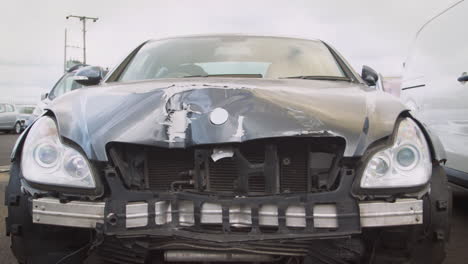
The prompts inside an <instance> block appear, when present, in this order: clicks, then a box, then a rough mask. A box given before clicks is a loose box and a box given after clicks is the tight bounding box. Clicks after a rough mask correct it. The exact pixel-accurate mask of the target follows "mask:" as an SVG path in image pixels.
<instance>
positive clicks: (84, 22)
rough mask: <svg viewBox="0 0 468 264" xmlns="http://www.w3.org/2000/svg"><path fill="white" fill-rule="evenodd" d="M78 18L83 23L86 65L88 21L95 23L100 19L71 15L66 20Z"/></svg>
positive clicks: (84, 61)
mask: <svg viewBox="0 0 468 264" xmlns="http://www.w3.org/2000/svg"><path fill="white" fill-rule="evenodd" d="M70 17H71V18H78V19H79V20H80V21H81V22H83V64H86V20H88V19H89V20H92V21H93V22H96V21H98V19H99V18H97V17H86V16H74V15H69V16H67V17H66V18H67V19H69V18H70Z"/></svg>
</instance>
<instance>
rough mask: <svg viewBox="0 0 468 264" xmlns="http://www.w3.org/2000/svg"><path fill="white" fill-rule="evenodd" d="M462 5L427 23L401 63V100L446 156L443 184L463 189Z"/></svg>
mask: <svg viewBox="0 0 468 264" xmlns="http://www.w3.org/2000/svg"><path fill="white" fill-rule="evenodd" d="M466 25H468V1H459V2H457V3H455V4H454V5H452V6H451V7H449V8H448V9H446V10H445V11H444V12H442V13H440V14H439V15H437V16H435V17H434V18H432V19H431V20H429V21H428V22H427V23H426V24H425V25H424V26H423V27H422V28H421V29H420V30H419V31H418V33H417V34H416V38H415V41H414V43H413V46H412V48H411V51H410V54H409V56H408V58H407V60H406V62H405V64H404V73H403V81H402V85H401V98H402V100H403V102H404V103H405V104H406V105H407V106H408V107H409V108H410V109H411V110H412V113H414V114H415V115H416V116H417V117H418V118H419V120H422V121H423V122H424V123H425V124H426V125H427V126H429V127H430V128H431V130H432V131H433V132H434V133H436V134H437V135H438V136H439V138H440V140H441V141H442V144H443V145H444V148H445V150H446V152H447V163H446V172H447V174H448V176H449V181H450V182H451V183H453V184H456V185H457V186H461V187H464V188H468V74H467V72H468V34H467V30H466Z"/></svg>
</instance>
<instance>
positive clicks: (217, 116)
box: [210, 107, 229, 125]
mask: <svg viewBox="0 0 468 264" xmlns="http://www.w3.org/2000/svg"><path fill="white" fill-rule="evenodd" d="M228 118H229V113H228V111H226V109H224V108H221V107H218V108H215V109H213V111H211V113H210V121H211V123H213V124H214V125H222V124H224V123H226V121H227V120H228Z"/></svg>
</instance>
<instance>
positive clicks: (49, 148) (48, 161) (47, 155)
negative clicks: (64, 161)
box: [34, 143, 60, 168]
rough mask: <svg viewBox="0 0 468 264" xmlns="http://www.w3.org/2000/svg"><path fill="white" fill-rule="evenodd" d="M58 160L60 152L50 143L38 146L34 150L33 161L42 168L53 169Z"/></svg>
mask: <svg viewBox="0 0 468 264" xmlns="http://www.w3.org/2000/svg"><path fill="white" fill-rule="evenodd" d="M59 159H60V151H59V150H58V149H57V146H56V145H54V144H51V143H42V144H39V145H38V146H37V147H36V148H35V149H34V160H35V161H36V163H37V164H38V165H39V166H41V167H43V168H52V167H55V166H56V165H57V164H58V162H59Z"/></svg>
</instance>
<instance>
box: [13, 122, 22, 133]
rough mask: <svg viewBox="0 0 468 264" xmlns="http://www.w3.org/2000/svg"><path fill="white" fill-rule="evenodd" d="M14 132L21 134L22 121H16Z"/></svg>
mask: <svg viewBox="0 0 468 264" xmlns="http://www.w3.org/2000/svg"><path fill="white" fill-rule="evenodd" d="M13 133H15V134H20V133H21V124H20V122H16V124H15V127H14V128H13Z"/></svg>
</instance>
